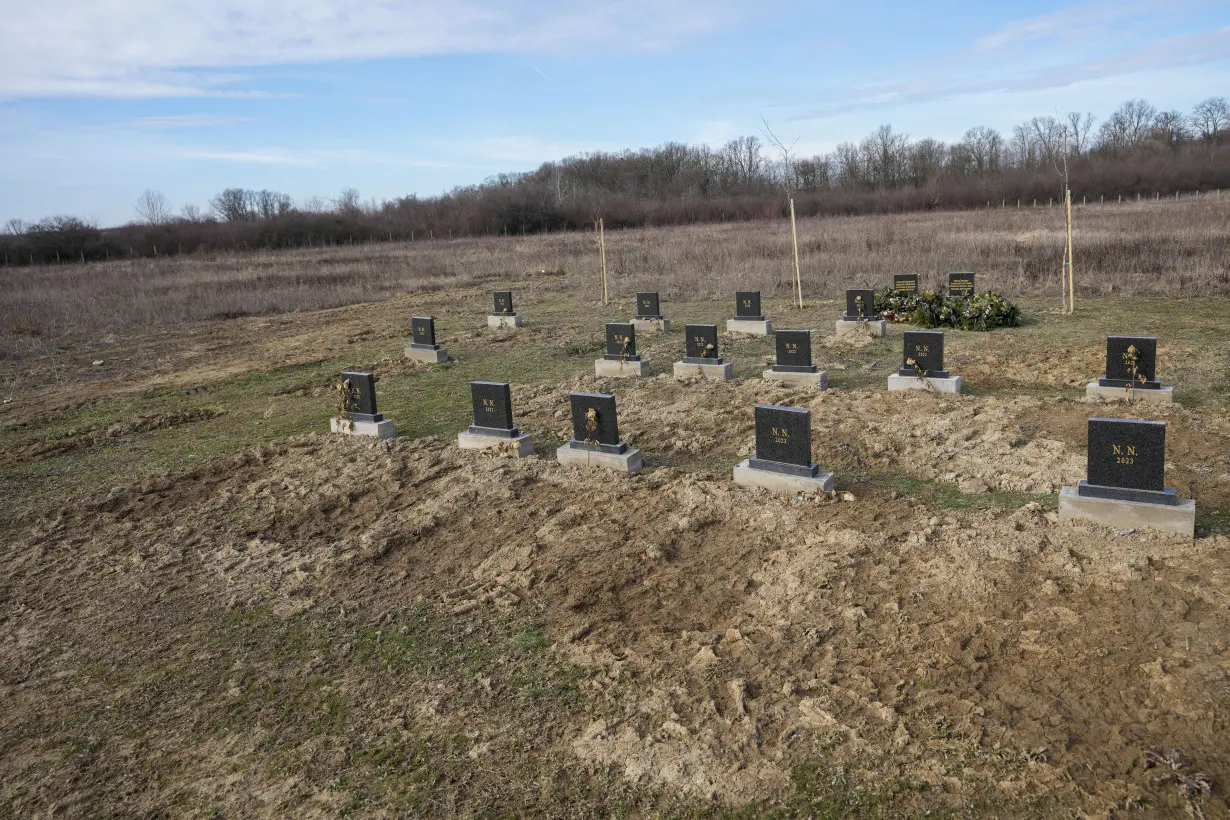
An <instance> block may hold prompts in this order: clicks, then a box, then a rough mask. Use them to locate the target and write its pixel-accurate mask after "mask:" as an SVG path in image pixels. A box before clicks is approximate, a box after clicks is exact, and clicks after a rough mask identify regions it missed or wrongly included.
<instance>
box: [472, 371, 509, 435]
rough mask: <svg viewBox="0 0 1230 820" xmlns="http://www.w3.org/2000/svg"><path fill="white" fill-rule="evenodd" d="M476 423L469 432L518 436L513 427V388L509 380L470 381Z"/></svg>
mask: <svg viewBox="0 0 1230 820" xmlns="http://www.w3.org/2000/svg"><path fill="white" fill-rule="evenodd" d="M470 400H471V403H472V404H473V405H474V424H473V425H472V426H471V427H470V428H469V430H468V431H467V432H470V433H473V434H475V435H479V436H500V437H501V438H516V437H517V436H519V435H521V434H520V433H519V432H518V431H517V428H516V427H513V412H512V388H511V386H510V385H509V384H508V382H470Z"/></svg>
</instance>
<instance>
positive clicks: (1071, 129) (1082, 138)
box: [1064, 111, 1094, 157]
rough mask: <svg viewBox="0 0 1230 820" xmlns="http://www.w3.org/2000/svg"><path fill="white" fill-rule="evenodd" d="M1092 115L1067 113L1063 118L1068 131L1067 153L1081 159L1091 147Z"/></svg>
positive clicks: (1077, 112) (1075, 112) (1076, 112)
mask: <svg viewBox="0 0 1230 820" xmlns="http://www.w3.org/2000/svg"><path fill="white" fill-rule="evenodd" d="M1093 119H1094V117H1093V114H1090V113H1085V114H1082V113H1081V112H1079V111H1069V112H1068V115H1067V116H1066V117H1065V118H1064V122H1065V124H1066V126H1067V129H1068V153H1070V154H1072V155H1073V156H1078V157H1083V156H1084V155H1085V154H1087V153H1089V149H1090V148H1091V147H1092V142H1093V140H1092V138H1091V134H1092V133H1093Z"/></svg>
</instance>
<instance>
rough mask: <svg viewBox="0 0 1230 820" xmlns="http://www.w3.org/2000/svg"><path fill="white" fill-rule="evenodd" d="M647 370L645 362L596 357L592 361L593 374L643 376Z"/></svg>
mask: <svg viewBox="0 0 1230 820" xmlns="http://www.w3.org/2000/svg"><path fill="white" fill-rule="evenodd" d="M648 372H649V369H648V368H647V367H646V366H645V362H643V361H640V362H621V361H617V360H611V359H598V360H597V361H595V362H594V374H595V375H597V376H615V377H619V376H644V375H646V374H647V373H648Z"/></svg>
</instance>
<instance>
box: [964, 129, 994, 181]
mask: <svg viewBox="0 0 1230 820" xmlns="http://www.w3.org/2000/svg"><path fill="white" fill-rule="evenodd" d="M954 148H955V149H956V151H955V155H956V156H958V157H962V158H963V159H965V160H967V161H968V163H969V165H970V166H971V167H969V168H965V169H962V170H966V171H968V172H972V173H976V174H982V173H986V172H988V171H991V172H995V171H998V170H999V169H1000V164H1001V163H1002V162H1003V153H1004V138H1003V136H1002V135H1000V133H999V132H998V131H996V130H995V129H994V128H987V127H986V126H985V125H979V126H977V127H976V128H971V129H970V130H968V131H966V132H965V136H964V137H962V138H961V142H960V143H959V144H958V146H954Z"/></svg>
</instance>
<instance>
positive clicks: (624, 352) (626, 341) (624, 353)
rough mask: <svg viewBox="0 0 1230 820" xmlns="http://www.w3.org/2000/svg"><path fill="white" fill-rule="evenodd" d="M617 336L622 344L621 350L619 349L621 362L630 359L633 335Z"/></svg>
mask: <svg viewBox="0 0 1230 820" xmlns="http://www.w3.org/2000/svg"><path fill="white" fill-rule="evenodd" d="M616 338H617V339H618V340H619V343H620V345H621V347H620V350H619V360H620V361H621V362H626V361H628V347H629V345H631V344H632V337H631V336H619V337H616Z"/></svg>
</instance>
